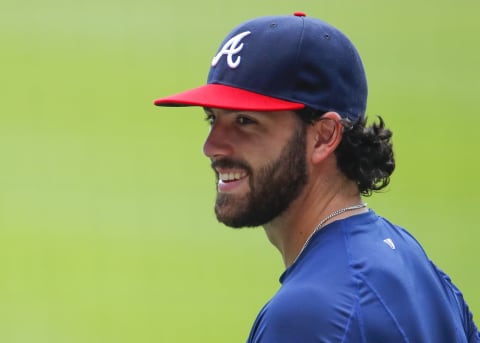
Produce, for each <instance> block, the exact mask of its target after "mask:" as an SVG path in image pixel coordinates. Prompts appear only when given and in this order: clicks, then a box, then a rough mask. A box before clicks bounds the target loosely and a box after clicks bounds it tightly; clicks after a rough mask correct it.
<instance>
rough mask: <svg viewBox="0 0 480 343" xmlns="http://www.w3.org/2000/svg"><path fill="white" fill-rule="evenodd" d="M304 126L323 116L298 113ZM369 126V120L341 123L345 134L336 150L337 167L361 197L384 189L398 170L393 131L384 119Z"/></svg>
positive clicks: (307, 112) (309, 111)
mask: <svg viewBox="0 0 480 343" xmlns="http://www.w3.org/2000/svg"><path fill="white" fill-rule="evenodd" d="M296 113H297V114H298V115H299V117H300V118H301V119H302V121H303V122H305V123H308V124H312V123H314V122H315V121H317V120H320V119H321V117H322V115H323V114H324V113H323V112H318V111H315V110H311V109H302V110H299V111H296ZM378 121H379V122H378V123H373V124H372V125H371V126H367V118H366V117H363V118H361V119H359V120H358V121H355V122H353V121H351V120H348V119H342V124H343V126H344V132H343V137H342V140H341V142H340V144H339V146H338V147H337V149H336V150H335V155H336V157H337V165H338V167H339V168H340V170H341V171H342V172H343V173H344V175H345V176H347V177H348V178H349V179H350V180H354V181H355V182H356V183H357V186H358V189H359V191H360V194H362V195H364V196H370V195H372V193H373V192H375V191H379V190H381V189H383V188H385V187H386V186H387V185H388V184H389V182H390V175H392V173H393V171H394V169H395V159H394V155H393V145H392V141H391V138H392V131H390V130H389V129H387V128H386V127H385V122H384V121H383V119H382V117H380V116H378Z"/></svg>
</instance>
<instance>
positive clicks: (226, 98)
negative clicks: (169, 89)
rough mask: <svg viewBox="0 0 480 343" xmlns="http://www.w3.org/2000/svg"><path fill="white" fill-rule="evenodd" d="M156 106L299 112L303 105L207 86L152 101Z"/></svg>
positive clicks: (222, 86)
mask: <svg viewBox="0 0 480 343" xmlns="http://www.w3.org/2000/svg"><path fill="white" fill-rule="evenodd" d="M154 104H155V105H157V106H202V107H210V108H222V109H227V110H243V111H287V110H299V109H302V108H304V107H305V105H304V104H301V103H297V102H292V101H287V100H282V99H278V98H272V97H269V96H266V95H262V94H258V93H254V92H249V91H246V90H243V89H240V88H235V87H230V86H225V85H220V84H207V85H205V86H202V87H198V88H194V89H191V90H188V91H185V92H182V93H178V94H175V95H172V96H169V97H166V98H161V99H157V100H155V101H154Z"/></svg>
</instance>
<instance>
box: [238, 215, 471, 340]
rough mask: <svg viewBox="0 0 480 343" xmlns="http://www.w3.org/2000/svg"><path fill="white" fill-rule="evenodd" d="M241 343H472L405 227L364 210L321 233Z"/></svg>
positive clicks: (448, 292) (451, 298) (443, 284)
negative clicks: (246, 339)
mask: <svg viewBox="0 0 480 343" xmlns="http://www.w3.org/2000/svg"><path fill="white" fill-rule="evenodd" d="M280 282H281V283H282V286H281V287H280V289H279V290H278V292H277V293H276V294H275V296H274V297H273V298H272V299H271V300H270V301H269V302H268V303H267V304H266V305H265V306H264V308H263V309H262V310H261V312H260V313H259V315H258V316H257V319H256V320H255V323H254V325H253V327H252V330H251V333H250V337H249V338H248V341H247V343H287V342H288V343H297V342H298V343H310V342H312V343H313V342H316V343H317V342H322V343H331V342H332V343H333V342H342V343H397V342H399V343H400V342H401V343H430V342H431V343H478V342H480V334H479V332H478V330H477V328H476V326H475V324H474V322H473V319H472V314H471V313H470V311H469V309H468V306H467V304H466V303H465V301H464V299H463V296H462V294H461V293H460V291H459V290H458V289H457V288H456V287H455V286H454V285H453V283H452V282H451V281H450V279H449V277H448V276H447V275H446V274H444V273H443V272H442V271H440V270H439V269H438V268H437V267H436V266H435V265H434V264H433V263H432V262H431V261H430V259H429V258H428V257H427V256H426V254H425V252H424V251H423V249H422V247H421V246H420V244H419V243H418V242H417V241H416V240H415V239H414V238H413V237H412V236H411V235H410V234H409V233H408V232H407V231H405V230H404V229H402V228H400V227H398V226H395V225H393V224H391V223H390V222H389V221H387V220H386V219H384V218H382V217H379V216H377V215H376V214H375V213H374V212H373V211H372V210H370V211H369V212H368V213H364V214H360V215H356V216H351V217H348V218H346V219H342V220H338V221H335V222H332V223H331V224H329V225H327V226H325V227H324V228H322V229H321V230H319V231H318V232H317V233H316V234H315V235H314V236H313V237H312V239H311V241H310V243H309V244H308V246H307V247H306V248H305V250H304V251H303V253H302V254H301V256H300V257H299V259H298V260H297V261H296V262H295V263H294V264H292V265H291V266H290V267H289V268H288V269H287V270H286V271H285V272H284V273H283V274H282V276H281V277H280Z"/></svg>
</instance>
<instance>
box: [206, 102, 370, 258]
mask: <svg viewBox="0 0 480 343" xmlns="http://www.w3.org/2000/svg"><path fill="white" fill-rule="evenodd" d="M205 112H206V114H207V119H208V120H209V121H210V124H211V127H210V132H209V134H208V136H207V138H206V141H205V144H204V147H203V151H204V154H205V155H206V156H207V157H208V158H209V159H210V160H211V161H212V162H215V161H220V160H222V159H237V160H242V161H245V162H247V163H248V164H249V165H250V166H251V168H252V170H253V171H252V173H253V174H255V170H256V169H258V168H261V167H262V166H264V165H265V163H266V162H265V161H272V160H275V159H278V158H279V156H280V155H281V152H282V148H283V147H284V146H285V144H286V143H287V142H288V141H289V139H290V138H291V136H292V133H293V132H294V129H295V127H296V125H301V124H300V120H299V118H298V116H297V115H296V114H295V113H294V112H292V111H277V112H251V111H237V110H233V111H232V110H224V109H205ZM322 118H323V119H322V120H319V121H317V122H315V123H314V124H311V125H308V126H307V130H306V149H305V159H306V166H307V174H308V180H307V184H306V185H305V187H303V188H302V190H301V192H300V194H299V195H298V196H297V197H296V198H295V199H294V200H293V201H292V202H291V203H290V205H289V206H288V208H287V209H286V210H285V211H283V212H282V213H281V214H280V215H278V216H277V217H275V218H273V219H272V220H271V221H269V222H267V223H265V224H263V228H264V229H265V232H266V234H267V237H268V239H269V240H270V242H271V243H272V244H273V245H274V246H275V247H276V248H277V249H278V250H279V252H280V254H281V255H282V258H283V261H284V264H285V266H286V267H288V266H290V265H291V264H292V263H293V261H294V260H295V258H296V257H297V255H298V254H299V252H300V251H301V249H302V247H303V245H304V243H305V241H306V240H307V239H308V237H309V236H310V235H311V233H312V232H313V230H314V229H315V227H316V226H317V225H318V223H319V222H320V221H321V220H322V219H323V218H325V217H327V216H328V215H329V214H330V213H332V212H333V211H335V210H338V209H341V208H344V207H348V206H352V205H356V204H359V203H361V197H360V194H359V191H358V188H357V185H356V184H355V182H354V181H352V180H349V179H347V178H346V177H345V176H344V175H343V174H342V173H341V172H340V171H339V169H338V168H337V165H336V157H335V154H334V151H335V149H336V148H337V146H338V144H339V143H340V141H341V139H342V132H343V126H342V124H341V121H340V119H341V118H340V116H339V115H338V113H336V112H328V113H326V114H324V116H323V117H322ZM214 165H215V163H214ZM215 170H216V172H217V173H222V174H225V173H227V174H228V173H237V175H238V174H241V178H240V179H239V180H236V181H235V182H228V183H227V184H225V183H222V182H219V184H218V186H217V192H221V193H226V194H228V195H232V196H236V197H239V199H241V198H242V197H243V196H245V195H246V194H248V192H249V191H250V186H249V182H248V178H250V177H252V176H251V175H249V174H248V173H247V174H245V171H244V170H242V169H236V168H219V167H218V168H215ZM234 210H235V209H234V208H233V207H232V206H231V208H225V211H234ZM365 211H367V209H365V208H362V209H358V210H354V211H350V212H345V213H343V214H341V215H338V216H336V217H334V218H332V219H331V220H330V221H329V222H332V221H335V220H339V219H342V218H346V217H349V216H352V215H356V214H359V213H363V212H365Z"/></svg>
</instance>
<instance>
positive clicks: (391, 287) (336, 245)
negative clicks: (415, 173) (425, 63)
mask: <svg viewBox="0 0 480 343" xmlns="http://www.w3.org/2000/svg"><path fill="white" fill-rule="evenodd" d="M366 102H367V82H366V77H365V72H364V69H363V66H362V62H361V60H360V57H359V55H358V53H357V51H356V49H355V47H354V46H353V45H352V43H351V42H350V41H349V40H348V38H347V37H345V36H344V35H343V34H342V33H341V32H339V31H338V30H337V29H335V28H334V27H332V26H330V25H328V24H326V23H324V22H322V21H320V20H317V19H313V18H308V17H306V16H305V14H303V13H295V14H294V15H293V16H280V17H262V18H256V19H253V20H251V21H248V22H246V23H243V24H241V25H240V26H238V27H236V28H235V29H234V30H233V31H232V32H231V33H230V34H229V35H228V36H227V37H226V39H225V40H224V42H223V43H222V44H221V46H220V49H219V50H218V52H217V54H216V55H215V57H214V58H213V60H212V63H211V69H210V73H209V76H208V81H207V85H204V86H202V87H199V88H195V89H193V90H190V91H186V92H183V93H180V94H176V95H173V96H170V97H166V98H162V99H158V100H156V101H155V104H156V105H159V106H202V107H203V108H204V110H205V112H206V115H207V120H208V121H209V122H210V125H211V129H210V133H209V135H208V137H207V139H206V142H205V145H204V153H205V155H206V156H207V157H208V158H209V159H210V160H211V162H212V168H213V170H214V172H215V174H216V176H217V181H218V183H217V198H216V202H215V213H216V215H217V218H218V220H219V221H220V222H222V223H225V224H226V225H228V226H231V227H238V228H239V227H248V226H263V227H264V229H265V231H266V233H267V236H268V238H269V240H270V241H271V242H272V244H273V245H275V246H276V247H277V248H278V250H279V251H280V253H281V254H282V257H283V260H284V263H285V266H286V270H285V272H284V273H283V274H282V276H281V278H280V281H281V283H282V287H281V288H280V289H279V291H278V292H277V294H275V296H274V297H273V298H272V299H271V300H270V301H269V302H268V303H267V305H265V307H264V308H263V309H262V310H261V312H260V314H259V315H258V317H257V319H256V321H255V323H254V325H253V328H252V330H251V333H250V337H249V338H248V342H261V343H282V342H300V343H309V342H350V343H359V342H364V343H367V342H368V343H374V342H381V343H386V342H410V343H421V342H432V343H454V342H468V343H473V342H480V338H479V333H478V330H477V328H476V326H475V324H474V322H473V319H472V314H471V313H470V311H469V309H468V306H467V304H466V303H465V301H464V300H463V297H462V294H461V293H460V291H459V290H458V289H457V288H456V287H455V286H454V285H453V284H452V282H451V281H450V279H449V278H448V276H447V275H445V274H444V273H443V272H441V271H440V270H439V269H437V268H436V266H435V265H434V264H433V263H432V262H431V261H430V260H429V259H428V257H427V256H426V255H425V253H424V251H423V250H422V248H421V246H420V245H419V243H417V242H416V241H415V239H414V238H413V237H412V236H411V235H410V234H408V233H407V232H406V231H405V230H404V229H402V228H400V227H398V226H395V225H394V224H391V223H390V222H389V221H387V220H386V219H384V218H382V217H379V216H377V215H376V214H375V212H374V211H373V210H371V209H367V207H366V204H364V203H363V202H362V200H361V195H370V194H371V193H372V192H373V191H376V190H379V189H382V188H383V187H385V186H386V185H387V184H388V182H389V179H390V175H391V173H392V172H393V170H394V167H395V162H394V158H393V150H392V144H391V135H392V133H391V131H390V130H388V129H386V128H385V126H384V123H383V120H382V119H379V122H378V123H377V124H373V125H371V126H368V125H367V124H366V119H365V109H366Z"/></svg>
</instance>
